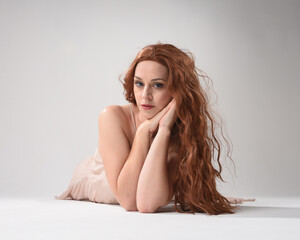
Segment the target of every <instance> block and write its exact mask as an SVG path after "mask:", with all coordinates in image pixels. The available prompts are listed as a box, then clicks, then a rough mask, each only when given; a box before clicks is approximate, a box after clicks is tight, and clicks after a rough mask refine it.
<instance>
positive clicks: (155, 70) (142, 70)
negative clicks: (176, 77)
mask: <svg viewBox="0 0 300 240" xmlns="http://www.w3.org/2000/svg"><path fill="white" fill-rule="evenodd" d="M167 73H168V69H167V68H166V67H165V66H164V65H162V64H160V63H158V62H155V61H142V62H139V63H138V64H137V66H136V69H135V75H138V76H139V77H140V78H142V75H150V76H153V77H166V76H167Z"/></svg>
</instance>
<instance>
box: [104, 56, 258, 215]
mask: <svg viewBox="0 0 300 240" xmlns="http://www.w3.org/2000/svg"><path fill="white" fill-rule="evenodd" d="M167 77H168V72H167V68H166V67H165V66H163V65H161V64H159V63H157V62H153V61H142V62H140V63H138V65H137V67H136V70H135V75H134V96H135V99H136V105H135V104H132V108H133V114H134V121H135V124H136V131H134V129H133V127H132V120H131V115H130V106H129V105H124V106H117V105H114V106H108V107H106V108H105V109H104V110H103V111H102V112H101V113H100V115H99V119H98V121H99V143H98V149H99V151H100V154H101V157H102V160H103V164H104V168H105V172H106V176H107V180H108V182H109V185H110V187H111V189H112V192H113V193H114V195H115V196H116V199H117V200H118V202H119V203H120V205H121V206H122V207H123V208H124V209H126V210H127V211H139V212H143V213H152V212H155V211H156V210H157V209H158V208H160V207H163V206H165V205H167V204H168V203H169V202H170V201H171V199H172V197H173V194H174V191H173V188H172V183H173V180H174V177H175V171H174V170H175V168H174V162H175V161H174V160H176V159H177V153H176V151H175V150H174V145H173V144H172V139H170V133H171V129H172V127H173V125H174V123H175V121H176V118H177V116H176V111H175V110H176V101H175V99H173V97H172V96H171V95H170V93H169V92H168V90H167V87H166V86H167ZM143 104H148V105H151V106H153V107H152V108H148V109H147V108H144V107H143V106H142V105H143ZM227 199H228V200H229V201H230V202H231V203H243V202H245V201H254V199H244V198H227Z"/></svg>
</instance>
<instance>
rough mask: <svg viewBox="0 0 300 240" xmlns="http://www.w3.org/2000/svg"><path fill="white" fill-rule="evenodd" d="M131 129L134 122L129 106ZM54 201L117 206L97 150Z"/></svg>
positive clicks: (77, 168) (81, 165)
mask: <svg viewBox="0 0 300 240" xmlns="http://www.w3.org/2000/svg"><path fill="white" fill-rule="evenodd" d="M130 112H131V118H132V124H133V129H134V131H136V126H135V121H134V117H133V112H132V106H131V104H130ZM55 198H56V199H61V200H63V199H73V200H89V201H92V202H97V203H107V204H119V203H118V201H117V199H116V197H115V196H114V194H113V192H112V190H111V188H110V186H109V183H108V181H107V178H106V174H105V170H104V165H103V161H102V159H101V156H100V153H99V151H98V148H97V149H96V151H95V153H94V154H93V155H92V156H90V157H89V158H86V159H85V160H84V161H83V162H81V163H80V164H79V165H78V166H77V167H76V168H75V170H74V173H73V177H72V179H71V182H70V184H69V187H68V189H67V190H66V191H65V192H63V193H62V194H61V195H60V196H55Z"/></svg>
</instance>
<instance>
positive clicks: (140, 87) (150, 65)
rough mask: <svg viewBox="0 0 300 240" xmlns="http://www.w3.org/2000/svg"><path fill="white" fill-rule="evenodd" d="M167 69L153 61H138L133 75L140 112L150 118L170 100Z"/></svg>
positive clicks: (134, 89)
mask: <svg viewBox="0 0 300 240" xmlns="http://www.w3.org/2000/svg"><path fill="white" fill-rule="evenodd" d="M167 81H168V69H167V68H166V67H165V66H164V65H162V64H160V63H157V62H154V61H142V62H139V63H138V64H137V66H136V69H135V75H134V88H133V91H134V96H135V99H136V104H137V106H138V108H139V111H140V114H141V115H142V116H143V117H144V118H146V119H150V118H152V117H153V116H155V115H156V114H157V113H158V112H159V111H160V110H162V109H163V108H164V107H165V106H167V104H168V103H169V102H170V101H171V100H172V96H171V95H170V93H169V91H168V90H167Z"/></svg>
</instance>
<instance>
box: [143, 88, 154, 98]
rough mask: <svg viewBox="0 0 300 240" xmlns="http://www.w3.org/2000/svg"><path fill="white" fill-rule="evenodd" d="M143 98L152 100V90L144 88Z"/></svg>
mask: <svg viewBox="0 0 300 240" xmlns="http://www.w3.org/2000/svg"><path fill="white" fill-rule="evenodd" d="M142 97H143V98H144V99H151V98H152V94H151V91H150V89H149V88H148V87H145V88H144V90H143V94H142Z"/></svg>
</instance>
